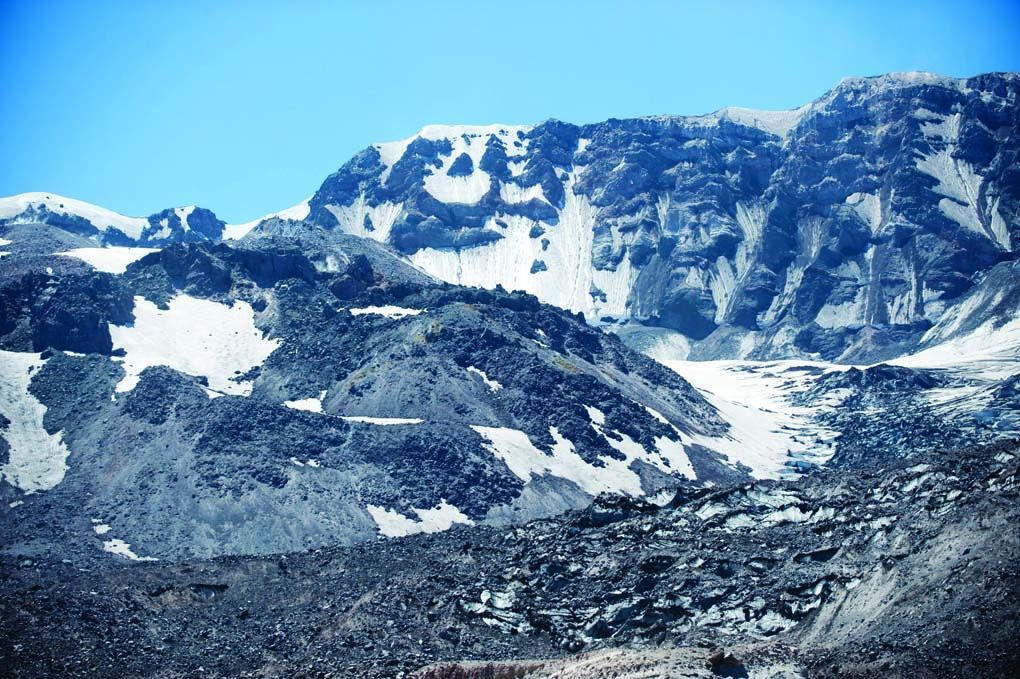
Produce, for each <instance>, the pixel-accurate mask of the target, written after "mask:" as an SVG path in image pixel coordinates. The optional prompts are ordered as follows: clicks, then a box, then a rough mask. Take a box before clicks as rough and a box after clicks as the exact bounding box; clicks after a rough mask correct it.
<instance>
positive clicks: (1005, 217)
mask: <svg viewBox="0 0 1020 679" xmlns="http://www.w3.org/2000/svg"><path fill="white" fill-rule="evenodd" d="M1018 87H1020V78H1018V77H1017V76H1016V75H1015V74H989V75H984V76H979V77H976V78H971V79H967V80H957V79H950V78H943V77H939V76H934V75H929V74H893V75H888V76H881V77H876V78H855V79H847V80H844V81H843V82H841V83H840V84H839V85H837V86H836V87H835V88H834V89H833V90H832V91H830V92H829V93H827V94H826V95H824V96H823V97H821V98H820V99H818V100H816V101H814V102H812V103H811V104H808V105H806V106H804V107H802V108H800V109H797V110H794V111H786V112H766V111H751V110H747V109H736V108H730V109H723V110H721V111H718V112H716V113H714V114H711V115H707V116H699V117H658V118H641V119H633V120H608V121H606V122H603V123H598V124H594V125H585V126H576V125H570V124H567V123H562V122H557V121H549V122H546V123H542V124H540V125H537V126H535V127H515V126H500V125H494V126H487V127H442V126H430V127H426V128H424V129H423V130H422V131H421V132H420V133H419V134H418V135H417V136H415V137H413V138H410V139H407V140H403V141H400V142H393V143H388V144H378V145H375V146H372V147H370V148H368V149H366V150H365V151H363V152H361V153H360V154H359V155H357V156H356V157H355V158H354V159H352V160H351V161H350V162H349V163H347V164H346V165H344V166H343V167H342V168H341V169H340V170H339V171H338V172H336V173H335V174H333V175H332V176H330V177H329V178H328V179H327V180H326V181H325V183H323V185H322V186H321V187H320V189H319V190H318V191H317V192H316V193H315V195H314V196H313V198H312V199H311V201H310V215H309V217H308V219H309V220H310V221H312V222H314V223H317V224H319V225H322V226H326V227H328V228H330V227H332V228H340V229H342V230H344V231H347V232H349V233H354V234H357V235H361V236H367V237H370V238H374V239H376V240H380V241H384V242H387V243H390V244H392V245H393V246H394V247H396V248H397V249H398V250H400V251H401V252H402V253H404V254H406V255H407V256H409V257H410V259H411V260H412V261H413V262H415V263H416V264H418V265H419V266H421V267H422V268H424V269H425V270H426V271H428V272H430V273H432V274H434V275H436V276H438V277H439V278H441V279H444V280H447V281H449V282H455V283H461V284H467V285H480V286H483V287H489V288H492V287H495V286H496V285H502V286H503V287H505V288H508V289H523V290H526V291H528V292H532V293H534V294H536V295H538V296H539V297H540V298H542V299H543V300H544V301H548V302H550V303H553V304H556V305H558V306H561V307H564V308H567V309H571V310H574V311H581V312H583V313H584V314H585V316H586V317H587V318H588V319H589V321H595V322H603V323H608V324H613V325H618V324H623V325H625V326H627V327H625V328H623V330H622V332H623V333H624V334H625V335H628V336H633V337H634V338H635V339H636V341H637V342H638V343H639V344H640V343H647V342H648V341H662V340H663V337H664V336H669V335H670V334H671V333H678V334H679V337H677V336H673V337H672V338H671V344H672V346H673V347H675V348H676V349H677V351H678V353H680V354H683V353H686V352H687V351H688V350H690V351H691V354H692V356H694V357H700V358H711V357H738V356H739V357H758V358H765V357H768V358H771V357H780V356H799V355H800V356H802V355H820V356H821V357H823V358H826V359H830V360H832V359H841V360H867V359H878V358H885V357H888V356H891V355H895V354H898V353H901V352H902V351H904V350H906V349H911V348H913V346H914V345H915V344H916V342H917V341H918V340H919V339H920V337H921V336H922V335H923V333H924V332H925V331H926V330H927V329H928V328H929V327H930V326H931V325H932V324H933V323H935V322H937V321H938V320H939V318H941V317H942V315H943V314H944V313H945V312H946V310H947V309H950V308H951V307H953V305H954V304H955V303H956V302H957V301H958V300H959V299H960V297H961V295H963V293H965V292H966V291H967V290H969V289H970V288H971V287H972V286H973V285H974V284H975V283H976V282H977V281H979V280H980V278H981V276H982V274H983V273H984V272H986V271H987V270H989V269H990V268H991V267H992V266H994V265H995V264H997V263H999V262H1001V261H1003V260H1006V259H1012V258H1013V257H1014V252H1015V247H1016V243H1017V238H1018V235H1017V232H1018V229H1020V219H1018V197H1020V171H1018V169H1017V167H1018V165H1017V160H1016V159H1017V153H1018V148H1020V137H1018V135H1017V134H1016V130H1017V122H1018V116H1020V108H1018V105H1017V90H1018ZM635 324H636V325H637V326H644V327H647V328H651V329H652V330H651V331H648V330H644V329H643V328H635V327H634V326H635Z"/></svg>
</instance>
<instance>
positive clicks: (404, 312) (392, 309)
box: [350, 306, 422, 318]
mask: <svg viewBox="0 0 1020 679" xmlns="http://www.w3.org/2000/svg"><path fill="white" fill-rule="evenodd" d="M350 312H351V313H352V314H353V315H355V316H364V315H368V314H371V315H376V316H385V317H386V318H405V317H407V316H417V315H418V314H420V313H421V312H422V309H408V308H406V307H399V306H366V307H360V308H358V309H351V310H350Z"/></svg>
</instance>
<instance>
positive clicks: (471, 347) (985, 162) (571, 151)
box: [0, 73, 1020, 679]
mask: <svg viewBox="0 0 1020 679" xmlns="http://www.w3.org/2000/svg"><path fill="white" fill-rule="evenodd" d="M1018 91H1020V76H1018V75H1017V74H1015V73H992V74H986V75H980V76H977V77H973V78H967V79H955V78H947V77H942V76H937V75H933V74H927V73H896V74H889V75H885V76H879V77H873V78H849V79H846V80H844V81H842V82H840V83H839V84H838V85H836V87H835V88H833V89H832V90H831V91H830V92H828V93H826V94H824V95H822V96H821V97H820V98H818V99H816V100H815V101H813V102H810V103H807V104H805V105H804V106H802V107H800V108H798V109H796V110H792V111H783V112H774V111H753V110H747V109H738V108H727V109H722V110H720V111H717V112H715V113H712V114H709V115H702V116H659V117H649V118H637V119H630V120H616V119H613V120H608V121H605V122H602V123H596V124H590V125H573V124H569V123H564V122H559V121H546V122H544V123H540V124H538V125H528V126H521V125H490V126H441V125H434V126H428V127H425V128H423V129H422V130H421V131H420V132H419V133H418V134H416V135H414V136H412V137H409V138H407V139H404V140H402V141H397V142H387V143H378V144H373V145H370V146H368V147H367V148H366V149H365V150H364V151H362V152H360V153H358V154H357V155H356V156H355V157H354V158H352V159H351V160H349V161H348V162H347V163H345V164H344V165H343V166H342V167H340V169H339V170H338V171H337V172H335V173H333V174H332V175H330V176H329V177H327V178H326V179H325V181H324V182H323V183H322V184H321V186H319V188H318V189H317V190H315V191H314V193H312V195H311V197H310V198H309V199H308V200H307V201H305V202H303V203H301V204H299V205H297V206H294V207H292V208H288V209H285V210H282V211H279V212H277V213H273V214H271V215H267V216H265V217H263V218H260V219H256V220H254V221H251V222H248V223H244V224H228V223H226V222H225V221H224V220H221V219H219V218H218V217H217V216H216V215H215V214H214V213H213V212H211V211H210V210H208V209H204V208H198V207H194V206H188V207H177V208H168V209H164V210H160V211H158V212H156V213H154V214H152V215H151V216H149V217H127V216H124V215H120V214H117V213H115V212H112V211H110V210H107V209H104V208H101V207H98V206H95V205H91V204H89V203H85V202H83V201H80V200H75V199H71V198H65V197H62V196H59V195H56V194H50V193H29V194H21V195H18V196H12V197H9V198H3V199H0V673H2V674H3V675H5V676H18V677H31V676H43V675H67V676H82V677H85V676H87V677H96V676H115V675H116V676H251V677H255V676H352V677H353V676H365V677H419V678H420V679H426V678H427V679H446V678H450V679H473V678H478V679H482V678H493V679H495V678H497V677H535V678H538V677H549V678H552V677H559V678H561V679H564V678H567V677H573V678H576V679H584V678H589V677H590V678H594V677H602V678H608V677H635V676H642V677H673V676H753V677H797V676H829V675H832V676H861V677H864V676H875V675H877V674H883V673H885V674H892V675H896V676H932V677H935V676H938V677H942V676H1014V675H1016V674H1017V673H1018V672H1020V652H1018V649H1020V643H1018V639H1020V629H1018V620H1020V617H1018V616H1020V610H1018V607H1017V601H1018V600H1020V598H1018V595H1020V591H1018V589H1020V580H1018V574H1020V571H1018V567H1020V558H1018V556H1020V555H1018V544H1017V532H1016V530H1015V526H1016V522H1017V519H1018V516H1017V501H1018V497H1017V492H1018V486H1017V482H1018V481H1017V474H1018V460H1020V457H1018V456H1020V261H1018V260H1017V254H1016V253H1017V251H1018V248H1020V161H1018V153H1020V133H1018V130H1020V102H1018ZM309 188H310V189H311V188H313V187H309Z"/></svg>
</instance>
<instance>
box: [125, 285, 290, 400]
mask: <svg viewBox="0 0 1020 679" xmlns="http://www.w3.org/2000/svg"><path fill="white" fill-rule="evenodd" d="M134 315H135V322H134V325H126V326H117V325H111V326H110V336H111V337H112V339H113V346H114V348H116V349H123V350H124V351H125V356H124V359H123V365H124V371H125V373H126V374H125V376H124V378H123V379H122V380H121V381H120V382H119V383H118V384H117V387H116V391H118V392H127V391H131V390H132V389H134V388H135V385H136V384H138V378H139V375H140V374H141V372H142V371H143V370H144V369H145V368H148V367H149V366H155V365H165V366H167V367H170V368H173V369H174V370H178V371H180V372H182V373H186V374H188V375H194V376H198V377H205V378H206V379H208V381H209V388H210V389H211V390H213V391H215V392H219V393H221V394H230V395H233V396H247V395H249V394H250V393H251V390H252V384H251V382H241V381H236V378H237V376H238V375H241V374H243V373H246V372H247V371H249V370H251V369H252V368H254V367H256V366H259V365H262V363H263V362H264V361H265V360H266V358H268V357H269V355H270V354H271V353H273V351H275V350H276V348H277V347H278V346H279V342H278V341H277V340H275V339H266V338H265V337H264V336H263V334H262V332H261V331H260V330H259V329H258V328H257V327H255V312H254V311H253V310H252V308H251V305H249V304H248V303H247V302H242V301H235V302H234V305H233V306H226V305H224V304H219V303H217V302H211V301H209V300H204V299H197V298H194V297H189V296H187V295H178V296H177V297H174V298H173V299H171V300H170V303H169V305H168V308H167V309H166V310H163V309H160V308H159V307H157V306H156V305H155V304H153V303H152V302H150V301H149V300H147V299H145V298H144V297H135V308H134Z"/></svg>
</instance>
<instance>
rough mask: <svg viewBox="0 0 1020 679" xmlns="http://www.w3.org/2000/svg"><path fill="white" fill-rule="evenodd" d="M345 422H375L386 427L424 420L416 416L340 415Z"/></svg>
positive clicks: (419, 422) (418, 422)
mask: <svg viewBox="0 0 1020 679" xmlns="http://www.w3.org/2000/svg"><path fill="white" fill-rule="evenodd" d="M341 418H342V419H344V420H346V421H347V422H361V423H363V424H377V425H379V426H383V427H388V426H394V425H399V424H421V423H422V422H424V421H425V420H422V419H419V418H417V417H369V416H368V415H342V416H341Z"/></svg>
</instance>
